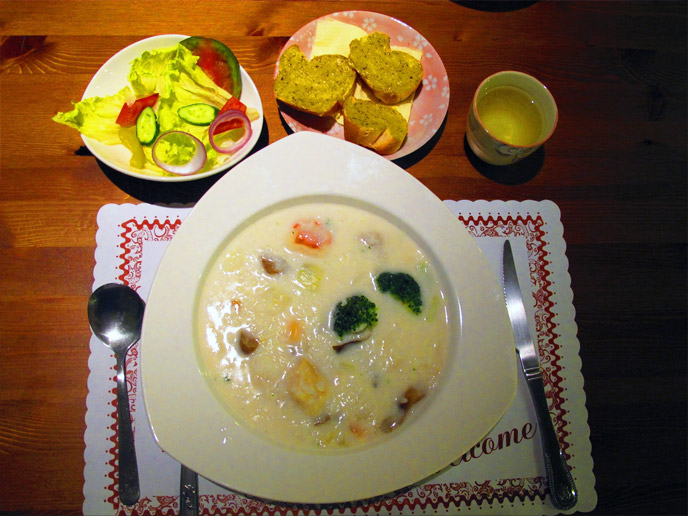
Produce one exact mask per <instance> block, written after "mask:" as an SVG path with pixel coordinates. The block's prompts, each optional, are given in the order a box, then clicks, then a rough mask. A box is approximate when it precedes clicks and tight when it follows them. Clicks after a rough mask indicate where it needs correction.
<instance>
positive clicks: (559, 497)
mask: <svg viewBox="0 0 688 516" xmlns="http://www.w3.org/2000/svg"><path fill="white" fill-rule="evenodd" d="M527 380H528V388H529V389H530V395H531V397H532V398H533V404H534V406H535V414H536V416H537V420H538V425H539V426H540V438H541V440H542V450H543V453H544V456H545V471H546V474H547V485H548V486H549V492H550V496H551V499H552V505H554V507H556V508H557V509H559V510H563V511H565V510H568V509H571V508H572V507H573V506H574V505H576V503H577V502H578V491H577V489H576V484H575V482H574V481H573V477H572V476H571V472H570V471H569V467H568V464H566V458H565V457H564V453H563V452H562V451H561V447H560V446H559V440H558V439H557V434H556V432H555V431H554V425H552V418H551V416H550V413H549V407H548V405H547V398H546V396H545V385H544V383H543V381H542V376H541V375H539V374H538V375H536V376H533V377H530V378H527Z"/></svg>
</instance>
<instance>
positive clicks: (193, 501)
mask: <svg viewBox="0 0 688 516" xmlns="http://www.w3.org/2000/svg"><path fill="white" fill-rule="evenodd" d="M179 514H180V516H198V475H197V474H196V472H195V471H192V470H190V469H189V468H187V467H186V466H184V464H182V472H181V476H180V481H179Z"/></svg>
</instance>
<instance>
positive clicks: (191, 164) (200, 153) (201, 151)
mask: <svg viewBox="0 0 688 516" xmlns="http://www.w3.org/2000/svg"><path fill="white" fill-rule="evenodd" d="M170 134H181V135H184V136H186V137H187V138H189V140H190V141H192V142H193V144H194V145H195V146H196V150H195V151H194V154H193V156H191V159H190V160H189V161H187V162H186V163H184V164H183V165H170V164H169V163H165V162H164V161H163V160H162V159H161V158H160V157H158V155H157V150H158V144H159V143H160V141H161V140H162V139H163V138H164V137H165V136H167V135H170ZM152 154H153V161H155V164H156V165H157V166H159V167H160V168H161V169H163V170H165V171H167V172H170V173H171V174H176V175H178V176H190V175H191V174H195V173H196V172H198V171H199V170H201V169H202V168H203V165H205V161H206V158H207V157H208V155H207V154H206V152H205V145H203V142H202V141H201V140H199V139H198V138H196V137H195V136H194V135H193V134H189V133H186V132H184V131H167V132H166V133H163V134H161V135H160V136H158V138H157V139H156V140H155V143H154V144H153V149H152Z"/></svg>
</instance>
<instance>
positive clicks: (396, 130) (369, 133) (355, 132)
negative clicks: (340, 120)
mask: <svg viewBox="0 0 688 516" xmlns="http://www.w3.org/2000/svg"><path fill="white" fill-rule="evenodd" d="M343 112H344V138H345V139H346V140H347V141H350V142H353V143H356V144H358V145H362V146H364V147H368V148H370V149H373V150H374V151H376V152H378V153H379V154H383V155H387V154H393V153H395V152H396V151H398V150H399V149H400V148H401V146H402V145H403V143H404V141H405V140H406V135H407V133H408V123H407V122H406V119H405V118H404V117H403V116H401V114H400V113H399V112H398V111H396V110H395V109H394V108H393V107H391V106H385V105H381V104H376V103H374V102H371V101H369V100H356V99H354V98H353V97H352V98H349V99H347V101H346V102H345V103H344V111H343Z"/></svg>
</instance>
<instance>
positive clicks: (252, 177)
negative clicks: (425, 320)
mask: <svg viewBox="0 0 688 516" xmlns="http://www.w3.org/2000/svg"><path fill="white" fill-rule="evenodd" d="M314 177H317V178H318V179H317V181H314V179H313V178H314ZM318 202H330V203H341V204H344V205H349V206H354V207H357V208H359V209H364V210H370V211H371V212H372V213H375V214H377V215H378V216H382V217H384V218H386V219H388V221H390V222H391V223H393V224H396V225H397V226H398V227H400V228H403V229H404V231H406V232H407V234H409V235H410V236H411V237H413V238H414V240H415V241H416V242H418V243H419V245H420V246H421V247H422V248H423V249H424V250H425V251H426V253H427V255H428V256H430V257H431V260H432V262H433V264H434V265H435V267H436V269H435V270H437V271H438V276H439V277H440V278H441V282H442V284H443V286H444V290H443V291H444V292H445V293H446V296H447V299H446V301H447V314H448V316H447V320H448V324H449V342H448V352H447V357H446V361H445V364H444V366H443V369H442V371H441V373H440V377H439V382H438V384H437V385H436V386H435V388H434V389H433V391H432V392H431V393H430V394H429V395H428V397H427V399H426V400H425V401H424V404H423V406H422V407H419V409H420V410H419V412H418V413H416V414H414V417H413V418H412V419H409V420H408V421H407V422H405V423H404V424H403V425H401V426H400V428H399V429H396V430H395V431H394V432H393V433H391V434H389V436H388V437H387V438H383V439H380V440H376V441H374V442H373V443H371V444H370V445H364V446H359V447H353V448H342V449H336V450H329V449H325V450H322V451H321V450H319V449H308V450H304V449H302V448H297V447H294V446H290V445H286V444H281V443H278V442H277V441H276V440H274V439H271V438H268V437H266V436H264V435H262V434H259V433H258V432H256V430H254V429H252V428H251V427H250V425H247V424H245V423H244V422H243V421H241V420H239V418H237V417H236V416H235V415H234V414H233V413H232V412H231V411H230V410H229V409H227V407H226V405H224V404H223V403H222V401H221V400H220V399H219V397H218V396H217V395H216V392H215V391H214V390H213V389H212V388H211V384H210V380H209V378H207V376H208V373H207V370H206V369H205V368H204V366H203V365H202V364H203V362H202V359H201V358H200V352H199V346H200V345H201V338H200V337H199V334H200V333H202V332H201V331H200V330H199V327H200V326H199V325H200V322H199V321H198V320H197V316H198V307H199V303H200V298H201V292H202V289H203V285H204V283H205V278H206V277H207V274H208V270H209V268H210V267H211V266H212V264H213V263H214V262H215V259H216V257H217V256H218V254H219V253H220V252H221V251H222V249H223V248H224V247H225V246H226V245H227V242H228V241H230V240H231V239H232V238H233V236H234V235H237V234H238V233H239V232H240V231H241V230H242V229H243V228H245V227H246V226H247V225H248V224H250V223H251V222H252V221H255V220H256V219H257V218H260V217H263V216H265V215H266V214H268V213H271V212H272V211H276V210H279V209H282V208H284V207H286V206H297V205H306V204H308V203H318ZM140 359H141V379H142V390H143V398H144V406H145V410H146V414H147V416H148V419H149V422H150V425H151V427H152V430H153V435H154V436H155V440H156V443H157V444H158V446H160V448H162V449H163V450H164V451H165V452H166V453H167V454H169V455H170V456H172V457H173V458H175V459H176V460H178V461H179V462H181V463H183V464H185V465H186V466H188V467H189V468H191V469H193V470H194V471H197V472H198V473H199V474H200V475H202V476H204V477H205V478H207V479H209V480H211V481H213V482H215V483H217V484H219V485H221V486H224V487H227V488H229V489H232V490H235V491H238V492H241V493H244V494H247V495H250V496H256V497H260V498H263V499H266V500H274V501H281V502H288V503H340V502H347V501H353V500H358V499H366V498H370V497H374V496H378V495H383V494H386V493H391V492H394V491H397V490H399V489H402V488H404V487H407V486H409V485H411V484H413V483H416V482H419V481H421V480H423V479H425V478H427V477H428V476H430V475H433V474H435V473H436V472H438V471H440V470H441V469H443V468H445V467H446V466H448V465H449V464H450V463H451V462H452V461H453V460H455V459H456V458H457V457H459V456H460V455H462V454H463V453H465V452H466V451H467V450H468V449H470V447H471V446H473V445H474V444H475V443H476V442H478V441H479V440H480V439H481V438H483V437H484V436H485V435H486V434H487V433H488V432H489V431H490V430H491V429H492V428H493V426H494V425H495V424H496V423H497V422H498V421H499V419H500V418H501V417H502V416H503V414H504V412H505V411H506V409H507V408H508V406H509V405H510V404H511V402H512V400H513V397H514V395H515V391H516V371H517V369H516V364H515V360H516V355H515V353H514V341H513V336H512V333H511V326H510V325H509V319H508V315H507V313H506V306H505V304H504V298H503V296H502V293H501V288H500V285H499V283H498V281H497V278H496V277H495V276H494V274H493V273H492V270H491V268H490V265H489V264H488V262H487V259H486V258H485V257H484V256H483V254H482V252H481V251H480V249H479V248H478V246H477V244H476V243H475V242H474V240H473V239H472V237H471V236H470V235H469V233H468V232H467V231H466V229H465V227H464V226H463V224H462V223H461V222H460V221H458V220H457V218H456V217H455V216H454V215H453V214H452V213H451V211H450V210H449V209H448V208H447V207H446V206H445V205H444V204H443V203H442V202H441V201H440V200H439V199H438V198H437V197H436V196H435V195H434V194H433V193H432V192H430V191H429V190H428V189H427V188H426V187H425V186H424V185H423V184H422V183H420V182H419V181H418V180H417V179H415V178H414V177H413V176H411V175H410V174H408V173H406V172H405V171H404V170H403V169H402V168H400V167H399V166H397V165H396V164H394V163H392V162H391V161H389V160H387V159H385V158H384V157H382V156H379V155H377V154H375V153H373V152H371V151H369V150H367V149H364V148H363V147H360V146H358V145H355V144H353V143H350V142H346V141H343V140H339V139H336V138H331V137H328V136H326V135H322V134H317V133H314V132H308V131H303V132H299V133H295V134H292V135H289V136H287V137H285V138H282V139H281V140H278V141H277V142H275V143H273V144H271V145H269V146H268V147H266V148H264V149H262V150H260V151H259V152H257V153H255V154H253V155H252V156H250V157H248V158H247V159H245V160H244V161H242V162H241V163H240V164H238V165H237V166H236V167H235V168H234V169H233V170H232V174H226V175H224V176H223V177H222V178H220V180H219V181H218V182H217V183H215V185H213V186H212V187H211V188H210V190H208V192H207V193H206V194H205V195H204V196H203V197H202V198H201V199H200V200H199V202H198V203H197V204H196V206H195V207H194V209H193V210H192V211H191V213H190V214H189V215H188V217H187V218H186V219H185V221H184V223H183V224H182V225H181V227H180V228H179V230H178V232H177V233H176V235H175V237H174V238H173V240H172V241H171V242H170V244H169V246H168V248H167V251H166V253H165V255H164V257H163V259H162V261H161V263H160V265H159V267H158V269H157V272H156V275H155V278H154V280H153V283H152V286H151V291H150V294H149V297H148V300H147V306H146V314H145V319H144V323H143V335H142V339H141V349H140Z"/></svg>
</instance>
